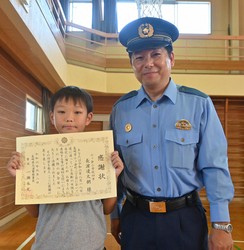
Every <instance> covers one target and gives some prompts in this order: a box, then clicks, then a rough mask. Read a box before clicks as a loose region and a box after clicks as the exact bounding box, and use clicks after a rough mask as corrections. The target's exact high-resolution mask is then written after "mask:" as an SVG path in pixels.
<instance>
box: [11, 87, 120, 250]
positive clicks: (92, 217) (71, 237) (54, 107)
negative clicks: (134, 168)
mask: <svg viewBox="0 0 244 250" xmlns="http://www.w3.org/2000/svg"><path fill="white" fill-rule="evenodd" d="M50 110H51V111H50V119H51V122H52V124H53V125H54V126H55V128H56V130H57V131H58V133H75V132H83V131H84V129H85V127H86V126H88V125H89V124H90V122H91V120H92V117H93V113H92V111H93V101H92V97H91V96H90V95H89V94H88V93H87V92H86V91H84V90H82V89H80V88H78V87H73V86H67V87H64V88H62V89H60V90H59V91H57V92H56V93H55V94H54V95H53V96H52V98H51V100H50ZM111 161H112V164H113V166H114V168H115V170H116V176H117V177H118V176H119V174H120V173H121V172H122V170H123V168H124V166H123V163H122V161H121V159H120V157H119V155H118V152H117V151H114V152H113V153H112V155H111ZM19 168H20V153H18V152H13V153H12V157H11V159H10V161H9V162H8V165H7V169H8V171H9V172H10V174H11V175H12V176H15V175H16V169H19ZM115 203H116V197H114V198H109V199H104V200H91V201H82V202H73V203H63V204H60V203H59V204H40V205H26V206H25V207H26V209H27V210H28V212H29V213H30V214H31V215H32V216H34V217H38V221H37V226H36V237H35V242H34V244H33V246H32V249H45V250H49V249H50V250H55V249H58V250H60V249H67V250H73V249H74V250H76V249H84V250H102V249H104V240H105V238H106V222H105V218H104V214H109V213H110V212H111V211H112V210H113V208H114V205H115Z"/></svg>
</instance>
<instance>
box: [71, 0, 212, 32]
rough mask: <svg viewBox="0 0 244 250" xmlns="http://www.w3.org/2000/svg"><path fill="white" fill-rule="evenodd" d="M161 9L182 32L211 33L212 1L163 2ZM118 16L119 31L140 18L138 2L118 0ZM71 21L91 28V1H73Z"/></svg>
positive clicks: (164, 16) (164, 15)
mask: <svg viewBox="0 0 244 250" xmlns="http://www.w3.org/2000/svg"><path fill="white" fill-rule="evenodd" d="M161 10H162V17H163V19H165V20H167V21H169V22H172V23H174V24H175V25H176V26H177V27H178V29H179V31H180V33H181V34H182V33H184V34H210V33H211V3H210V2H183V1H176V3H175V4H162V5H161ZM125 13H126V14H125ZM117 16H118V31H120V30H121V29H122V28H123V27H124V26H125V25H126V24H127V23H129V22H130V21H132V20H135V19H137V18H138V10H137V4H136V2H135V1H129V0H127V1H126V0H117ZM70 21H71V22H73V23H76V24H79V25H82V26H85V27H87V28H91V27H92V3H91V1H89V0H87V1H82V0H73V1H71V3H70Z"/></svg>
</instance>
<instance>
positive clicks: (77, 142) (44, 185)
mask: <svg viewBox="0 0 244 250" xmlns="http://www.w3.org/2000/svg"><path fill="white" fill-rule="evenodd" d="M16 148H17V151H18V152H20V153H21V168H20V169H19V170H17V171H16V197H15V204H46V203H65V202H77V201H85V200H96V199H104V198H109V197H115V196H116V194H117V190H116V175H115V169H114V167H113V165H112V163H111V157H110V155H111V153H112V152H113V151H114V149H113V134H112V131H111V130H108V131H99V132H81V133H67V134H66V133H65V134H54V135H37V136H25V137H18V138H17V139H16Z"/></svg>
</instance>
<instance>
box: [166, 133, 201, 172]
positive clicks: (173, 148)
mask: <svg viewBox="0 0 244 250" xmlns="http://www.w3.org/2000/svg"><path fill="white" fill-rule="evenodd" d="M165 139H166V148H167V149H166V150H167V158H168V159H167V163H168V164H169V166H170V167H175V168H186V169H193V167H194V162H195V159H196V155H197V143H198V141H199V133H198V132H197V131H196V130H193V129H192V130H179V129H171V130H167V131H166V134H165Z"/></svg>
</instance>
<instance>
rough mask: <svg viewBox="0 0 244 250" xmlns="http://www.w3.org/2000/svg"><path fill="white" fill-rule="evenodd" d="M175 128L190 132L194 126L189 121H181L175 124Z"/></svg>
mask: <svg viewBox="0 0 244 250" xmlns="http://www.w3.org/2000/svg"><path fill="white" fill-rule="evenodd" d="M175 127H176V128H177V129H180V130H190V129H191V127H192V126H191V123H190V122H189V121H188V120H185V119H181V120H179V121H177V122H176V123H175Z"/></svg>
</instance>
